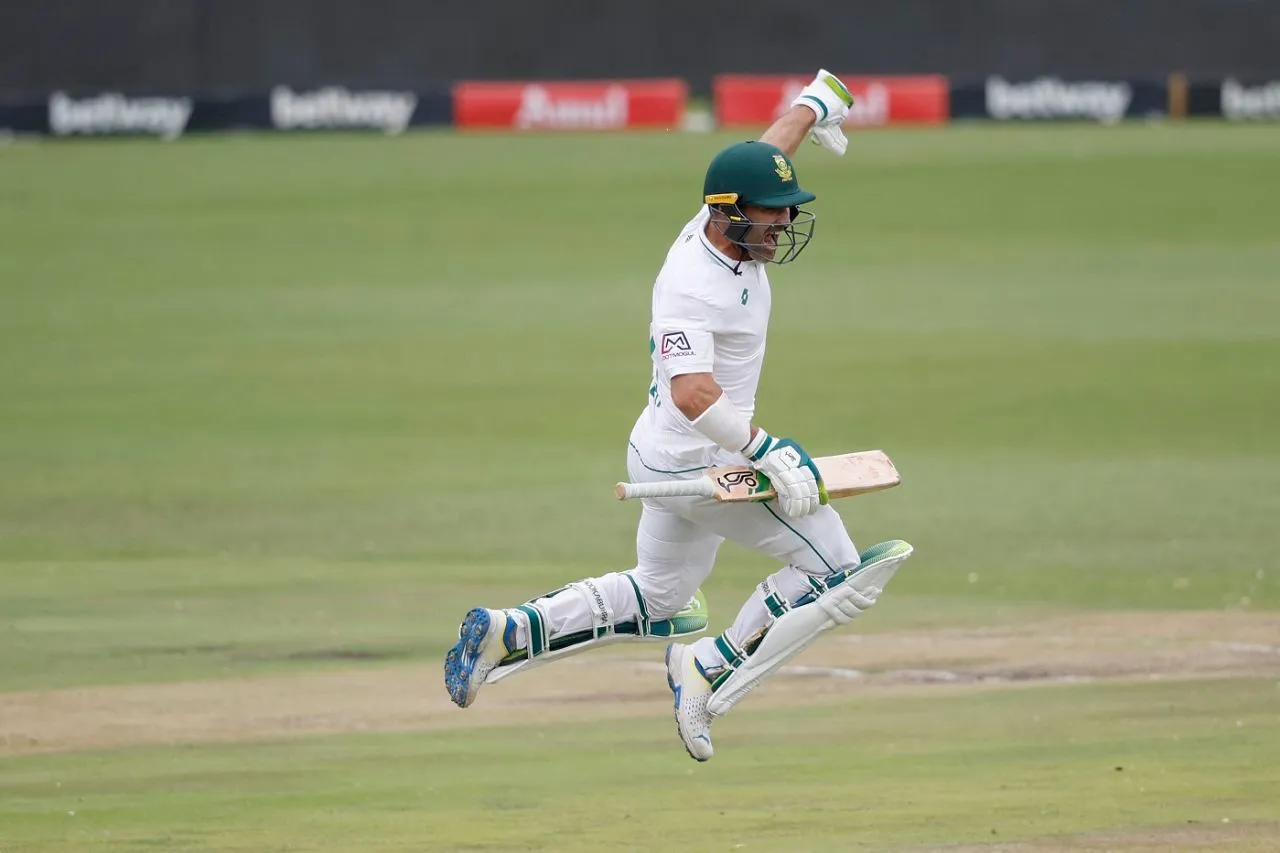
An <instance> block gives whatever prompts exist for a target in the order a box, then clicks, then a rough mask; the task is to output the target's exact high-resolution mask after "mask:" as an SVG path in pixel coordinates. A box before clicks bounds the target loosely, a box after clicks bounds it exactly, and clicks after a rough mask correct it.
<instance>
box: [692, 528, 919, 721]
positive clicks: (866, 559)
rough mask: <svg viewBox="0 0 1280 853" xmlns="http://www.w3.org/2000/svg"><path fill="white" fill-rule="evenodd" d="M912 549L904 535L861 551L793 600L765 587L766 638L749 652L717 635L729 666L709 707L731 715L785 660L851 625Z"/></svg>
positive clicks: (716, 685) (715, 686)
mask: <svg viewBox="0 0 1280 853" xmlns="http://www.w3.org/2000/svg"><path fill="white" fill-rule="evenodd" d="M911 551H912V548H911V546H910V545H909V544H907V543H906V542H903V541H902V540H901V539H892V540H890V541H888V542H881V543H880V544H879V545H873V546H872V547H870V548H868V549H867V550H866V551H864V552H863V554H862V562H861V563H859V565H857V566H855V567H854V568H852V569H849V570H848V571H845V572H837V573H836V574H834V575H831V576H829V577H827V578H824V579H822V580H818V579H817V578H811V579H810V581H809V582H810V584H811V585H812V586H813V590H812V591H811V592H808V593H806V594H805V595H803V596H801V597H800V598H799V599H797V600H796V601H795V603H793V604H788V603H787V601H786V599H785V598H783V596H782V595H781V594H780V593H779V592H778V590H777V588H776V587H774V585H773V584H772V583H771V582H770V581H768V580H766V581H765V583H764V584H762V585H761V591H762V592H763V593H764V603H765V606H766V607H767V608H769V613H770V614H772V616H773V621H772V622H771V623H770V624H769V627H768V628H767V629H766V630H765V633H764V637H763V638H762V639H761V640H760V642H759V644H758V645H757V646H756V647H755V648H754V649H752V650H751V652H750V653H747V652H744V651H743V650H742V649H740V648H738V647H737V646H736V645H735V644H734V643H733V642H731V641H730V640H729V639H728V638H727V637H725V636H724V635H721V636H720V637H717V638H716V648H717V649H718V650H719V651H720V654H721V655H723V656H724V659H725V661H726V662H727V663H728V668H727V669H726V670H725V672H724V673H723V674H721V675H720V676H719V677H717V678H716V680H715V682H714V683H713V684H712V689H713V690H714V691H715V692H714V693H712V694H711V701H710V702H709V703H708V705H707V710H708V711H710V712H711V713H712V715H714V716H717V717H719V716H721V715H723V714H727V713H728V712H729V710H730V709H731V708H733V706H734V705H736V704H737V703H738V702H740V701H741V700H742V697H744V696H746V695H747V694H748V693H750V692H751V691H752V690H754V689H755V687H756V685H758V684H759V683H760V682H762V681H764V680H765V678H767V677H768V676H769V675H770V674H772V673H773V672H774V671H776V670H777V669H778V668H779V667H781V666H782V665H783V664H784V663H786V662H787V661H789V660H791V659H792V658H793V657H795V656H796V655H798V654H800V652H802V651H804V650H805V649H806V648H808V647H809V645H810V644H812V643H813V641H814V640H816V639H818V637H819V636H821V635H822V634H824V633H826V632H827V631H830V630H831V629H832V628H835V627H837V626H839V625H847V624H848V623H850V622H852V621H853V620H854V619H856V618H857V617H858V616H859V615H860V614H862V613H863V612H864V611H866V609H867V608H869V607H871V606H872V605H873V604H875V603H876V599H877V598H878V597H879V596H880V593H881V592H883V591H884V588H885V586H886V585H887V584H888V583H889V579H890V578H892V577H893V573H894V572H896V571H897V570H898V566H900V565H901V564H902V562H903V561H904V560H906V559H907V558H908V557H910V556H911Z"/></svg>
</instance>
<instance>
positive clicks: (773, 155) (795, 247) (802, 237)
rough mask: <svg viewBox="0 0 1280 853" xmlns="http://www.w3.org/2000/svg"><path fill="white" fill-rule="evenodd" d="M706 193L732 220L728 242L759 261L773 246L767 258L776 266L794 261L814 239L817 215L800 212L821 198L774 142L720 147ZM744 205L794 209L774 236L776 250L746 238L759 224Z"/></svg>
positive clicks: (709, 172) (710, 169)
mask: <svg viewBox="0 0 1280 853" xmlns="http://www.w3.org/2000/svg"><path fill="white" fill-rule="evenodd" d="M702 196H703V201H705V202H706V203H707V204H708V205H710V206H711V207H712V208H713V209H715V210H719V211H720V212H722V213H723V214H724V215H725V217H726V218H727V219H728V223H729V224H728V225H727V226H725V229H724V235H725V237H726V238H728V240H729V242H731V243H733V244H734V245H735V246H737V247H739V248H740V249H742V250H744V251H745V252H747V253H748V255H750V256H751V257H752V258H754V259H757V260H759V259H761V258H760V257H759V255H764V256H766V257H767V255H768V252H769V250H770V249H773V250H774V251H773V256H772V257H767V260H769V261H771V262H772V263H775V264H785V263H790V262H791V261H794V260H795V259H796V257H797V256H798V255H799V254H800V252H802V251H803V250H804V247H805V246H807V245H809V240H810V239H812V238H813V226H814V215H813V214H812V213H810V212H808V211H807V210H801V209H800V205H802V204H807V203H809V202H811V201H813V200H814V199H815V198H817V196H815V195H814V194H813V193H811V192H809V191H808V190H803V189H801V188H800V183H799V182H798V181H797V180H796V170H795V167H794V166H792V165H791V160H790V159H789V158H788V157H787V155H786V154H784V153H782V149H780V148H778V147H777V146H776V145H770V144H769V143H767V142H756V141H752V142H739V143H736V144H734V145H730V146H729V147H728V148H726V149H724V150H723V151H721V152H720V153H719V154H717V155H716V156H715V159H713V160H712V161H711V165H710V166H709V167H708V168H707V177H706V180H705V181H704V182H703V185H702ZM745 205H756V206H757V207H765V208H770V209H778V208H784V207H785V208H788V209H790V211H791V222H790V224H789V225H787V226H786V228H785V229H783V230H782V231H780V232H778V233H776V234H775V239H776V240H777V246H776V248H775V247H774V246H771V245H769V244H767V243H762V242H752V243H749V242H746V239H747V234H748V232H749V231H750V230H751V226H752V225H753V224H755V223H753V222H752V221H751V218H750V217H749V216H747V215H746V214H745V213H744V212H743V210H742V208H743V206H745Z"/></svg>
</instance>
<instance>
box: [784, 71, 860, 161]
mask: <svg viewBox="0 0 1280 853" xmlns="http://www.w3.org/2000/svg"><path fill="white" fill-rule="evenodd" d="M791 105H792V106H793V107H796V106H804V107H808V108H809V109H811V110H813V114H814V116H816V117H817V121H815V122H814V125H813V129H812V130H810V131H809V138H810V139H812V140H813V141H814V142H815V143H817V144H818V145H821V146H822V147H823V148H826V149H827V150H828V151H832V152H834V153H835V154H836V155H837V156H843V155H844V152H845V150H846V149H847V148H848V147H849V140H848V139H847V138H845V135H844V130H842V129H841V126H842V125H843V124H844V121H845V119H847V118H848V117H849V109H850V108H851V107H852V106H853V95H852V94H850V92H849V89H848V88H847V87H846V86H845V85H844V83H842V82H840V78H839V77H837V76H836V75H834V74H832V73H831V72H830V71H828V70H826V69H825V68H823V69H820V70H819V71H818V76H816V77H814V78H813V82H811V83H810V84H809V85H808V86H805V87H804V88H803V89H801V90H800V94H799V95H798V96H796V99H795V100H794V101H792V102H791Z"/></svg>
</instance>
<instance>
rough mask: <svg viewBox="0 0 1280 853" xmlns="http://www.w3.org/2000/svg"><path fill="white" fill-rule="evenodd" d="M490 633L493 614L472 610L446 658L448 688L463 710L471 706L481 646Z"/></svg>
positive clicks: (451, 696)
mask: <svg viewBox="0 0 1280 853" xmlns="http://www.w3.org/2000/svg"><path fill="white" fill-rule="evenodd" d="M488 633H489V611H487V610H485V609H484V608H483V607H477V608H475V609H474V610H471V611H468V612H467V615H466V616H465V617H464V618H463V620H462V625H461V626H460V627H459V628H458V642H457V643H456V644H455V645H454V647H453V648H451V649H449V653H448V654H447V655H445V657H444V686H445V689H446V690H448V691H449V698H450V699H452V700H453V703H454V704H455V705H457V706H458V707H459V708H465V707H467V705H469V704H471V702H470V694H471V675H472V673H473V672H474V671H475V667H476V661H477V660H478V659H479V656H480V646H481V644H482V643H484V638H485V635H486V634H488Z"/></svg>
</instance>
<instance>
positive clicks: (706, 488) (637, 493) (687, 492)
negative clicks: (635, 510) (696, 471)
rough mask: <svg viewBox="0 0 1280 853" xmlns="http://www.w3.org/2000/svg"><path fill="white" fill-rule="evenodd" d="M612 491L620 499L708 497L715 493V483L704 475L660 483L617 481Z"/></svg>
mask: <svg viewBox="0 0 1280 853" xmlns="http://www.w3.org/2000/svg"><path fill="white" fill-rule="evenodd" d="M613 491H614V493H615V494H616V495H617V496H618V500H620V501H626V500H635V499H636V498H688V497H708V498H709V497H711V496H712V495H714V494H715V485H714V484H713V483H712V482H711V481H710V480H708V479H707V478H706V477H696V478H694V479H692V480H663V481H662V482H660V483H619V484H618V485H616V486H615V487H614V489H613Z"/></svg>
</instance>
